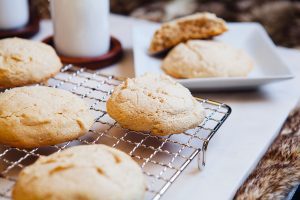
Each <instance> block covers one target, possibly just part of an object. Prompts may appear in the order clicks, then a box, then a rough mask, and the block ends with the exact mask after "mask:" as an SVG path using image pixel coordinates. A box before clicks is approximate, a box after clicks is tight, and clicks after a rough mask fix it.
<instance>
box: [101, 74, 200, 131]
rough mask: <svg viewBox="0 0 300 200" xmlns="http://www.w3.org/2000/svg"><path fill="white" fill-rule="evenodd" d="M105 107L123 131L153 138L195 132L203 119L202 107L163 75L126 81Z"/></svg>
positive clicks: (115, 91) (181, 87)
mask: <svg viewBox="0 0 300 200" xmlns="http://www.w3.org/2000/svg"><path fill="white" fill-rule="evenodd" d="M106 107H107V112H108V114H109V115H110V116H111V117H112V118H113V119H115V120H116V121H117V122H119V123H120V124H121V125H122V126H123V127H125V128H128V129H131V130H135V131H151V132H152V134H155V135H168V134H173V133H181V132H183V131H185V130H188V129H191V128H195V127H197V126H198V125H200V124H201V122H202V121H203V119H204V117H205V111H204V109H203V107H202V106H201V104H200V103H199V102H198V101H197V100H196V99H195V98H194V97H193V96H192V95H191V93H190V91H189V90H188V89H187V88H185V87H183V86H182V85H181V84H179V83H177V82H175V81H174V80H173V79H172V78H171V77H169V76H166V75H155V74H145V75H143V76H141V77H137V78H133V79H127V80H126V81H125V82H123V83H122V84H120V85H119V86H117V87H116V88H115V89H114V92H113V93H112V95H111V97H110V98H109V99H108V101H107V106H106Z"/></svg>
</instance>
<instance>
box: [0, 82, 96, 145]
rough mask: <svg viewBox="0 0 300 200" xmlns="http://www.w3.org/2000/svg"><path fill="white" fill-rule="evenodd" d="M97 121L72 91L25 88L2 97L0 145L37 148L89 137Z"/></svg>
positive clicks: (12, 90) (1, 94)
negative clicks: (85, 136) (85, 135)
mask: <svg viewBox="0 0 300 200" xmlns="http://www.w3.org/2000/svg"><path fill="white" fill-rule="evenodd" d="M93 123H94V119H93V116H92V114H91V113H90V110H89V108H88V106H87V105H86V104H85V102H84V101H83V99H81V98H79V97H78V96H76V95H74V94H72V93H71V92H69V91H65V90H61V89H56V88H50V87H46V86H25V87H18V88H14V89H11V90H7V91H5V92H4V93H0V143H1V144H5V145H8V146H12V147H19V148H34V147H40V146H48V145H54V144H59V143H62V142H66V141H69V140H72V139H75V138H77V137H80V136H82V135H83V134H85V133H86V132H87V131H88V129H89V128H90V127H91V126H92V124H93Z"/></svg>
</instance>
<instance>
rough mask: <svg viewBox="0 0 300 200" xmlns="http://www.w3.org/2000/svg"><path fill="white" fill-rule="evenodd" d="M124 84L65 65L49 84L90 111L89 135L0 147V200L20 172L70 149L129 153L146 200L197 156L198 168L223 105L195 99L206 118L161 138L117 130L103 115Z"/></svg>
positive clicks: (224, 112)
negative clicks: (21, 146) (140, 176)
mask: <svg viewBox="0 0 300 200" xmlns="http://www.w3.org/2000/svg"><path fill="white" fill-rule="evenodd" d="M121 82H122V79H118V78H116V77H113V76H107V75H103V74H100V73H97V72H94V71H90V70H87V69H84V68H78V67H74V66H72V65H67V66H65V67H64V68H63V69H62V71H61V73H59V74H58V75H57V76H55V77H54V78H52V79H50V80H49V81H48V85H49V86H51V87H55V88H61V89H65V90H69V91H71V92H73V93H74V94H76V95H79V96H80V97H82V98H83V99H84V100H85V101H86V102H87V104H88V105H89V106H90V109H91V110H92V112H93V114H94V117H95V123H94V125H93V126H92V127H91V129H90V131H89V132H88V133H87V134H86V135H84V136H82V137H80V138H78V139H76V140H74V141H69V142H66V143H63V144H59V145H54V146H48V147H41V148H35V149H19V148H12V147H8V146H5V145H0V199H10V198H11V190H12V187H13V184H14V183H15V181H16V179H17V175H18V173H19V172H20V170H21V169H22V168H24V167H25V166H27V165H30V164H32V163H33V162H34V161H35V160H36V159H37V158H39V157H40V156H41V155H49V154H51V153H54V152H57V151H61V150H63V149H65V148H68V147H70V146H74V145H88V144H98V143H99V144H106V145H109V146H112V147H114V148H117V149H120V150H122V151H124V152H126V153H128V154H129V155H130V156H131V157H132V158H133V159H134V160H135V161H136V162H137V163H138V164H140V166H141V168H142V170H143V173H144V175H145V177H146V181H147V192H146V197H145V198H146V199H155V200H157V199H159V198H160V197H161V196H162V195H163V194H164V193H165V191H166V190H167V189H168V188H169V187H170V185H171V184H172V183H173V182H174V181H175V179H176V178H177V177H178V176H179V175H180V173H181V172H182V171H183V170H184V169H185V168H186V166H187V165H188V164H189V163H190V162H191V161H192V160H193V159H194V158H195V157H196V155H198V165H199V167H203V166H204V165H205V152H206V150H207V146H208V143H209V141H210V140H211V138H212V137H213V136H214V135H215V133H216V132H217V130H218V129H219V128H220V126H221V125H222V124H223V123H224V121H225V120H226V118H227V117H228V116H229V115H230V112H231V109H230V107H229V106H227V105H225V104H221V103H218V102H214V101H210V100H205V99H198V101H199V102H200V103H201V104H202V105H203V107H204V108H205V109H206V113H207V116H206V118H205V120H204V121H203V122H202V124H200V125H199V126H198V127H196V128H195V129H192V130H188V131H185V132H183V133H182V134H173V135H169V136H165V137H159V136H154V135H151V134H149V133H144V132H136V131H131V130H127V129H123V128H121V127H120V126H119V125H118V124H117V123H116V122H115V121H114V120H113V119H111V118H110V117H109V115H108V114H107V112H106V106H105V103H106V100H107V99H108V97H109V96H110V94H111V92H112V91H113V88H114V87H115V86H117V85H118V84H120V83H121Z"/></svg>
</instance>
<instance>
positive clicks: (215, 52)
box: [161, 40, 253, 78]
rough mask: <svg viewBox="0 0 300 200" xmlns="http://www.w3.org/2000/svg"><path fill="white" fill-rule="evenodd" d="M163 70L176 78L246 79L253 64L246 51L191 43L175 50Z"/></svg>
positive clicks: (223, 45) (226, 46) (205, 42)
mask: <svg viewBox="0 0 300 200" xmlns="http://www.w3.org/2000/svg"><path fill="white" fill-rule="evenodd" d="M161 68H162V69H163V70H164V72H165V73H166V74H168V75H170V76H172V77H175V78H205V77H245V76H247V75H248V74H249V73H250V72H251V70H252V69H253V61H252V59H251V58H250V57H249V56H248V55H247V54H246V53H245V52H244V51H243V50H241V49H236V48H234V47H231V46H230V45H228V44H225V43H223V42H220V41H208V40H189V41H188V42H186V43H181V44H179V45H177V46H176V47H174V48H173V49H172V50H171V51H170V52H169V53H168V55H167V56H166V58H164V60H163V62H162V65H161Z"/></svg>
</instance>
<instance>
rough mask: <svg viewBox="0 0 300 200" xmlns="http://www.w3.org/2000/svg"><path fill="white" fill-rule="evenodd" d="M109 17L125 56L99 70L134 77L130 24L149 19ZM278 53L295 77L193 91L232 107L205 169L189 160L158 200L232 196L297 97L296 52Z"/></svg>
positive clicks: (299, 58)
mask: <svg viewBox="0 0 300 200" xmlns="http://www.w3.org/2000/svg"><path fill="white" fill-rule="evenodd" d="M110 20H111V22H110V24H111V33H112V35H114V36H116V37H117V38H119V39H120V40H121V42H122V44H123V47H124V50H125V57H124V59H123V60H122V61H121V62H120V63H118V64H116V65H113V66H111V67H108V68H105V69H103V70H101V71H102V72H103V73H106V74H113V75H117V76H122V77H133V76H134V71H133V70H134V69H133V53H132V38H131V37H132V35H131V31H132V27H133V26H134V25H136V24H139V23H148V22H145V21H142V20H136V19H132V18H126V17H121V16H116V15H113V16H111V18H110ZM50 34H52V26H51V22H50V21H43V22H42V23H41V32H40V33H39V34H38V35H37V36H36V37H35V39H36V40H40V39H43V38H44V37H46V36H47V35H50ZM278 51H279V54H280V55H281V56H282V58H283V60H284V61H285V62H286V63H287V64H288V66H289V67H290V69H291V71H292V72H293V73H294V75H295V78H294V79H292V80H289V81H285V82H281V83H276V84H272V85H269V86H266V87H263V88H261V89H260V90H256V91H240V92H215V93H197V94H196V93H195V94H194V95H195V96H200V97H204V98H210V99H213V100H216V101H220V102H224V103H226V104H228V105H230V106H231V107H232V110H233V112H232V115H231V116H230V117H229V119H228V120H227V121H226V123H225V124H224V126H223V127H222V128H221V129H220V130H219V132H218V135H216V137H214V138H213V140H212V141H211V143H210V145H209V149H208V152H207V166H206V168H205V169H204V170H203V171H198V170H197V164H196V160H194V161H193V162H192V163H191V164H190V165H189V166H188V168H187V169H186V170H185V171H184V172H183V173H182V175H181V176H179V178H178V179H177V180H176V181H175V183H174V184H173V185H172V186H171V187H170V189H169V190H168V191H167V192H166V194H165V195H164V196H163V197H162V199H173V200H176V199H178V200H179V199H190V200H193V199H195V200H196V199H210V200H213V199H218V200H219V199H230V198H232V197H233V195H234V194H235V192H236V190H237V189H238V188H239V186H240V185H241V184H242V183H243V181H244V180H245V179H246V178H247V175H248V174H249V173H250V172H251V170H252V169H253V168H254V167H255V165H256V164H257V162H258V161H259V159H260V158H261V156H262V155H263V154H264V153H265V151H266V150H267V148H268V146H269V145H270V144H271V142H272V141H273V139H274V138H275V137H276V135H277V134H278V131H279V129H280V127H281V125H282V124H283V122H284V120H285V119H286V117H287V115H288V113H289V112H290V111H291V109H292V108H293V107H294V106H295V105H296V103H297V101H298V99H299V97H300V90H299V85H300V66H299V63H300V53H299V51H296V50H289V49H283V48H278ZM146 64H147V63H145V65H146Z"/></svg>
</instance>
